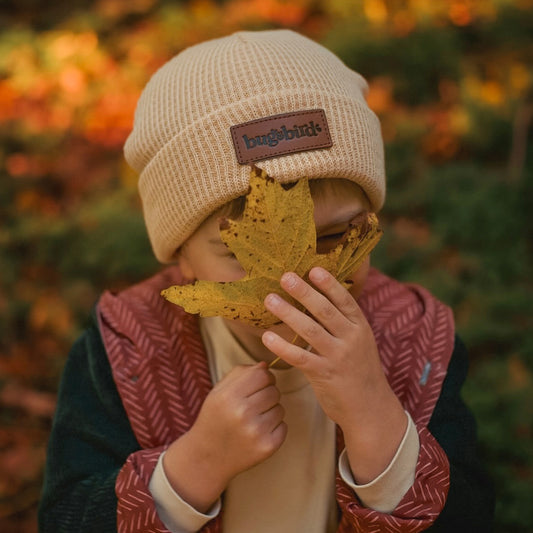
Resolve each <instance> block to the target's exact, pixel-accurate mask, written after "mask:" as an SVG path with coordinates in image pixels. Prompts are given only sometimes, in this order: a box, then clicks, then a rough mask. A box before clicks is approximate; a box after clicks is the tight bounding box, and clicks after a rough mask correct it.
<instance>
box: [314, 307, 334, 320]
mask: <svg viewBox="0 0 533 533" xmlns="http://www.w3.org/2000/svg"><path fill="white" fill-rule="evenodd" d="M336 312H337V310H336V309H335V308H334V307H333V305H331V304H325V305H323V306H322V307H321V308H320V310H319V311H318V317H319V318H320V319H325V320H328V319H330V318H333V317H334V316H335V314H336Z"/></svg>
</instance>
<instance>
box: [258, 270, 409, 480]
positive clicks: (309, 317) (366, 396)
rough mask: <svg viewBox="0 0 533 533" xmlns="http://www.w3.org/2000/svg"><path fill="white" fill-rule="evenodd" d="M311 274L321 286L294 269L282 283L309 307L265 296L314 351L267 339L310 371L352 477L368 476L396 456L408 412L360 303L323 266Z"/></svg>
mask: <svg viewBox="0 0 533 533" xmlns="http://www.w3.org/2000/svg"><path fill="white" fill-rule="evenodd" d="M309 279H310V280H311V282H312V283H313V285H314V286H315V288H313V287H312V286H311V285H309V284H308V283H306V282H305V281H304V280H302V279H301V278H300V277H299V276H297V275H296V274H294V273H286V274H284V275H283V276H282V278H281V287H282V288H283V289H284V290H285V291H286V292H287V293H288V294H290V295H291V296H292V297H293V298H295V299H296V300H297V301H298V302H300V303H301V304H302V305H303V306H304V307H305V308H306V310H307V313H304V312H301V311H299V310H298V309H296V308H295V307H294V306H292V305H290V304H289V303H287V302H286V301H285V300H283V299H282V298H280V297H279V296H276V295H275V294H270V295H269V296H267V298H266V299H265V305H266V307H267V309H268V310H269V311H270V312H271V313H273V314H274V315H276V316H277V317H278V318H280V319H281V320H282V321H283V322H284V323H285V324H287V325H288V326H289V327H290V328H291V329H292V330H293V331H294V332H295V333H297V334H298V335H299V336H300V337H301V338H302V339H304V341H306V342H307V343H309V344H310V345H311V347H312V351H308V350H305V349H304V348H301V347H299V346H296V345H293V344H291V343H290V342H288V341H286V340H284V339H283V338H281V337H280V336H279V335H277V334H275V333H273V332H272V331H268V332H265V333H264V334H263V343H264V344H265V346H266V347H267V348H268V349H269V350H270V351H272V352H273V353H275V354H276V355H277V356H279V357H281V358H282V359H283V360H284V361H286V362H287V363H289V364H291V365H293V366H295V367H297V368H299V369H300V370H301V371H302V372H303V373H304V374H305V375H306V377H307V379H308V380H309V382H310V383H311V386H312V387H313V389H314V391H315V394H316V396H317V398H318V401H319V402H320V404H321V406H322V408H323V409H324V412H325V413H326V414H327V415H328V416H329V417H330V418H331V419H332V420H333V421H334V422H336V423H337V424H338V425H339V426H340V427H341V428H342V430H343V432H344V436H345V440H346V446H347V450H348V456H349V459H350V464H351V466H352V470H353V471H354V476H356V479H357V478H359V479H358V481H359V482H367V481H369V480H370V479H373V477H375V475H377V474H379V473H380V472H381V471H382V470H383V469H384V468H385V467H386V466H387V464H388V462H389V461H390V460H391V459H392V457H393V456H394V453H395V451H396V449H397V447H398V445H399V443H400V442H401V439H402V437H403V434H404V432H405V428H406V415H405V413H404V411H403V408H402V407H401V404H400V402H399V401H398V399H397V398H396V396H395V395H394V393H393V391H392V390H391V388H390V386H389V384H388V382H387V379H386V377H385V375H384V372H383V369H382V366H381V361H380V358H379V354H378V349H377V346H376V342H375V339H374V335H373V332H372V330H371V328H370V325H369V324H368V322H367V320H366V318H365V316H364V315H363V313H362V311H361V309H360V308H359V306H358V305H357V302H356V301H355V300H354V298H353V297H352V295H351V294H350V293H349V292H348V291H347V290H346V289H345V288H344V287H343V286H342V285H341V284H340V283H339V282H338V281H337V280H336V279H335V278H334V277H333V276H332V275H331V274H330V273H329V272H327V271H326V270H324V269H322V268H313V269H312V270H311V272H310V273H309ZM377 450H379V453H378V454H376V451H377ZM350 452H351V453H350ZM378 456H379V457H378ZM358 463H361V465H362V466H361V465H360V464H358ZM354 466H357V467H358V468H354ZM359 467H360V468H359ZM382 467H383V468H382ZM380 468H381V470H380ZM356 470H357V471H358V474H357V473H356Z"/></svg>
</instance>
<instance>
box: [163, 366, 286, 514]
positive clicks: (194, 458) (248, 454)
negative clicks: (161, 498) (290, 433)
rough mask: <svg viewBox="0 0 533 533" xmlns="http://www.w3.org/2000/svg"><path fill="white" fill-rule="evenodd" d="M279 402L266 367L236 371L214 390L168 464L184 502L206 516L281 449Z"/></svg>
mask: <svg viewBox="0 0 533 533" xmlns="http://www.w3.org/2000/svg"><path fill="white" fill-rule="evenodd" d="M279 399H280V393H279V391H278V389H277V388H276V386H275V378H274V375H273V374H272V372H270V371H269V370H268V369H267V366H266V363H258V364H256V365H253V366H238V367H235V368H234V369H232V371H231V372H230V373H229V374H228V375H227V376H226V377H224V379H222V380H221V381H219V382H218V383H217V384H216V385H215V387H214V388H213V390H212V391H211V392H210V393H209V394H208V396H207V398H206V399H205V402H204V404H203V405H202V408H201V410H200V414H199V415H198V418H197V420H196V422H195V423H194V425H193V427H192V428H191V430H190V431H189V432H188V433H187V434H186V435H184V436H183V437H181V438H180V439H178V440H177V441H175V443H174V444H173V445H171V447H170V448H169V450H168V451H167V453H166V455H165V458H164V467H165V473H166V475H167V477H168V478H169V481H170V483H171V484H172V486H173V487H174V489H175V490H176V491H177V492H178V494H180V496H181V497H182V498H183V499H185V501H187V502H188V503H190V504H191V505H193V507H195V508H196V509H198V510H200V511H205V510H206V509H208V508H209V506H210V505H211V504H212V503H213V502H214V501H215V500H216V499H217V498H218V496H219V495H220V494H221V493H222V492H223V490H224V489H225V488H226V486H227V484H228V483H229V481H230V480H231V478H233V477H234V476H235V475H237V474H238V473H240V472H243V471H244V470H247V469H248V468H250V467H252V466H254V465H256V464H258V463H261V462H262V461H264V460H265V459H267V458H268V457H270V456H271V455H272V454H273V453H274V452H275V451H276V450H277V449H278V448H279V447H280V446H281V445H282V443H283V441H284V440H285V436H286V434H287V426H286V424H285V422H283V416H284V414H285V412H284V409H283V407H282V406H281V405H280V403H279ZM184 463H186V464H184ZM184 469H185V470H184ZM185 472H190V475H187V474H186V473H185ZM191 476H193V477H191Z"/></svg>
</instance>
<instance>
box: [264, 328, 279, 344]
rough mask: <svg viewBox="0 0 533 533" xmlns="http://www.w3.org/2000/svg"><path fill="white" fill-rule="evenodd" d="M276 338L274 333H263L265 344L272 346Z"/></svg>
mask: <svg viewBox="0 0 533 533" xmlns="http://www.w3.org/2000/svg"><path fill="white" fill-rule="evenodd" d="M275 338H276V336H275V335H274V333H272V332H270V331H265V332H264V333H263V342H264V343H265V344H271V343H273V342H274V339H275Z"/></svg>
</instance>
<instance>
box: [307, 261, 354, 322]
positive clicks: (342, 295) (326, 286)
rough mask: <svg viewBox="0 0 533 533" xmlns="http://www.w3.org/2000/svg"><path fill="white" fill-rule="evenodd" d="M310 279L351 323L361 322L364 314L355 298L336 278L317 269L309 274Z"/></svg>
mask: <svg viewBox="0 0 533 533" xmlns="http://www.w3.org/2000/svg"><path fill="white" fill-rule="evenodd" d="M309 279H310V280H311V281H312V282H313V284H314V285H315V286H316V287H317V288H318V289H320V290H321V291H322V292H323V293H324V294H325V295H326V296H327V297H328V298H329V300H330V301H331V303H332V304H333V305H334V306H335V307H336V308H337V309H338V310H339V311H340V312H341V313H342V315H343V316H344V317H346V318H347V319H348V320H349V321H350V322H352V323H354V324H356V323H358V322H360V320H361V317H362V312H361V309H360V307H359V306H358V305H357V302H356V301H355V300H354V298H353V296H352V295H351V294H350V293H349V292H348V290H347V289H345V288H344V287H343V286H342V285H341V284H340V283H339V282H338V281H337V280H336V279H335V277H334V276H333V275H332V274H331V273H330V272H328V271H327V270H325V269H324V268H320V267H315V268H312V269H311V271H310V272H309Z"/></svg>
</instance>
